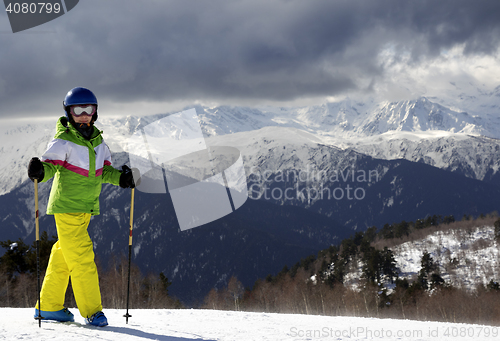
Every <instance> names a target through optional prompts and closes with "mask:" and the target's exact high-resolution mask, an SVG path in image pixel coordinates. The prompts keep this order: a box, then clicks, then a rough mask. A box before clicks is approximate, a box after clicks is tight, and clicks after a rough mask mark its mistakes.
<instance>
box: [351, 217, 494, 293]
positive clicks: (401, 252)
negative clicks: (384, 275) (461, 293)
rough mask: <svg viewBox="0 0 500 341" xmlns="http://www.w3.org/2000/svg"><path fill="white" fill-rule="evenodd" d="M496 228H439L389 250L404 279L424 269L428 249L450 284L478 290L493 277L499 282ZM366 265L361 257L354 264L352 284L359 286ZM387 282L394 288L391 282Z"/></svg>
mask: <svg viewBox="0 0 500 341" xmlns="http://www.w3.org/2000/svg"><path fill="white" fill-rule="evenodd" d="M494 230H495V229H494V227H493V226H488V225H486V226H476V227H471V228H466V229H450V230H442V231H441V230H438V231H435V232H433V233H431V234H429V235H428V236H426V237H424V238H422V239H418V240H415V241H410V242H405V243H402V244H399V245H396V246H394V247H389V249H391V250H392V251H393V253H394V258H395V260H396V262H397V267H398V268H399V270H400V273H399V277H400V278H407V279H409V280H410V281H413V280H414V279H416V277H417V275H418V272H419V271H420V269H421V264H420V261H421V258H422V254H423V252H424V251H427V252H429V253H430V254H431V256H432V258H433V259H434V262H435V264H437V265H438V269H439V273H440V275H441V276H442V277H443V279H444V280H445V282H446V283H447V284H452V285H453V286H454V287H458V288H465V289H467V290H469V291H474V290H476V287H477V286H478V285H487V284H488V283H489V282H490V280H493V281H498V280H499V278H500V277H499V276H500V271H499V269H500V257H499V255H500V245H499V243H498V242H497V241H495V239H494ZM362 266H363V264H362V262H361V261H360V260H357V262H356V264H353V265H352V266H351V271H350V273H349V274H348V275H347V276H346V284H347V285H348V286H351V287H353V288H357V287H358V285H359V283H360V282H359V279H360V278H361V276H362V271H361V269H362ZM385 285H387V286H388V287H393V285H391V284H390V283H388V282H386V283H385Z"/></svg>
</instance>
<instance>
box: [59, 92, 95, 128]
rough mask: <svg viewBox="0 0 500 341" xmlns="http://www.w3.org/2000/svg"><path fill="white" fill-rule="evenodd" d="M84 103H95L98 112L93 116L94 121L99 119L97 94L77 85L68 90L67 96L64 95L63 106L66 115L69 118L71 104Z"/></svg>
mask: <svg viewBox="0 0 500 341" xmlns="http://www.w3.org/2000/svg"><path fill="white" fill-rule="evenodd" d="M82 104H94V105H95V106H96V112H95V114H94V115H93V116H92V121H93V122H95V121H97V98H96V97H95V95H94V94H93V93H92V91H90V90H89V89H86V88H81V87H76V88H73V89H71V90H70V91H68V93H67V94H66V97H64V101H63V107H64V112H65V113H66V117H67V118H68V119H69V118H70V114H69V110H70V106H72V105H82Z"/></svg>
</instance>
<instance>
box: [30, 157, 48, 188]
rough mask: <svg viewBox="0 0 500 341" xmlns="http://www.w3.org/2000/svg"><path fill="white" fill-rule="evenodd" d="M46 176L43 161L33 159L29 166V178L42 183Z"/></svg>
mask: <svg viewBox="0 0 500 341" xmlns="http://www.w3.org/2000/svg"><path fill="white" fill-rule="evenodd" d="M44 175H45V171H44V170H43V164H42V161H40V159H39V158H37V157H34V158H32V159H31V160H30V163H29V165H28V177H29V178H30V179H31V181H33V182H34V181H35V179H36V180H38V181H42V180H43V177H44Z"/></svg>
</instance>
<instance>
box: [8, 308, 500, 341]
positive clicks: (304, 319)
mask: <svg viewBox="0 0 500 341" xmlns="http://www.w3.org/2000/svg"><path fill="white" fill-rule="evenodd" d="M33 310H34V309H31V308H25V309H16V308H0V315H1V316H2V319H1V320H0V335H1V338H2V339H5V340H56V341H57V340H61V341H63V340H64V341H67V340H78V341H80V340H95V339H98V340H110V341H112V340H119V341H122V340H127V341H128V340H162V341H183V340H184V341H187V340H221V341H222V340H227V341H234V340H238V341H250V340H252V341H264V340H269V341H278V340H283V341H284V340H297V341H299V340H337V341H343V340H349V341H355V340H384V341H392V340H407V341H412V340H415V341H416V340H419V341H426V340H429V341H430V340H432V341H436V340H477V341H482V340H492V339H495V338H497V337H498V335H499V330H498V328H497V327H491V326H481V325H471V324H459V323H439V322H419V321H411V320H393V319H376V318H357V317H326V316H312V315H288V314H269V313H249V312H233V311H217V310H192V309H191V310H163V309H157V310H131V311H130V313H131V315H132V317H131V318H130V320H129V323H128V324H125V318H124V317H123V314H124V313H125V311H124V310H114V309H107V310H105V313H106V315H107V317H108V321H109V322H110V325H109V326H107V327H104V328H98V327H89V326H85V325H84V322H83V318H81V317H75V322H74V323H52V322H42V327H41V328H39V327H38V323H37V321H35V320H34V319H33V317H32V314H33ZM73 310H74V309H73ZM75 312H76V311H75ZM463 335H465V337H464V336H463Z"/></svg>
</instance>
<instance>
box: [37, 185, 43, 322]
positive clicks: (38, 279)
mask: <svg viewBox="0 0 500 341" xmlns="http://www.w3.org/2000/svg"><path fill="white" fill-rule="evenodd" d="M35 227H36V229H35V230H36V231H35V234H36V277H37V292H38V316H37V317H35V319H37V320H38V327H39V328H41V327H42V318H43V317H42V309H41V303H40V228H39V223H38V180H37V179H35Z"/></svg>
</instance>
